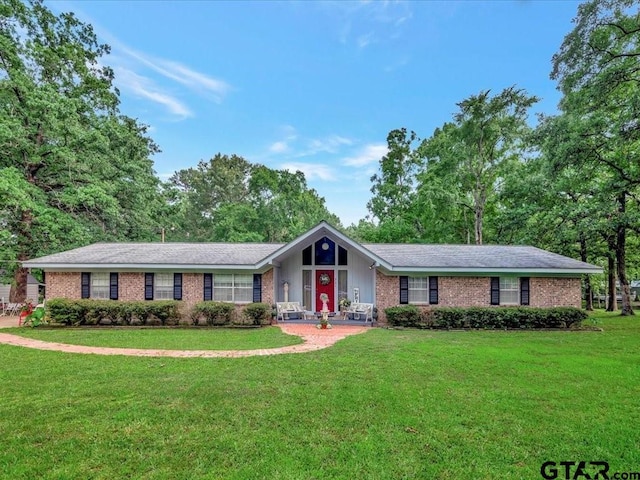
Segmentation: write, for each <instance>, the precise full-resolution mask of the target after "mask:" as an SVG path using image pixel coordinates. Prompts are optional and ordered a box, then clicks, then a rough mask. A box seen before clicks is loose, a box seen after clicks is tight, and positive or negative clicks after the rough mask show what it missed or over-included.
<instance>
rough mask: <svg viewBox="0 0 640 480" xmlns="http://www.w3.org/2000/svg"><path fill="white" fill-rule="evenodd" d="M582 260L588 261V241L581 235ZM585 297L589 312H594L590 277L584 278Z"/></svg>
mask: <svg viewBox="0 0 640 480" xmlns="http://www.w3.org/2000/svg"><path fill="white" fill-rule="evenodd" d="M580 260H582V261H583V262H586V261H587V241H586V240H585V239H584V236H583V235H580ZM584 296H585V301H586V305H585V307H586V309H587V311H589V312H591V311H593V292H592V291H591V278H590V277H589V275H585V276H584Z"/></svg>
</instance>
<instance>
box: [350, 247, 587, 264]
mask: <svg viewBox="0 0 640 480" xmlns="http://www.w3.org/2000/svg"><path fill="white" fill-rule="evenodd" d="M363 247H365V248H367V249H368V250H370V251H371V252H372V253H374V254H376V255H377V256H379V257H380V258H382V259H384V260H385V261H387V262H389V263H390V264H391V265H393V266H394V270H397V269H401V268H403V267H407V268H429V269H438V268H442V269H444V270H450V269H593V266H592V265H589V264H587V263H584V262H581V261H578V260H574V259H572V258H569V257H565V256H562V255H558V254H556V253H551V252H548V251H546V250H541V249H539V248H535V247H527V246H494V245H419V244H408V245H407V244H363Z"/></svg>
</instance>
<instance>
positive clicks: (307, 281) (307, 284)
mask: <svg viewBox="0 0 640 480" xmlns="http://www.w3.org/2000/svg"><path fill="white" fill-rule="evenodd" d="M311 277H312V276H311V270H302V304H303V305H304V309H305V310H311V306H312V304H311Z"/></svg>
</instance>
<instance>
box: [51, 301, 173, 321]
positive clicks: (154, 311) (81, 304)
mask: <svg viewBox="0 0 640 480" xmlns="http://www.w3.org/2000/svg"><path fill="white" fill-rule="evenodd" d="M47 310H48V314H49V318H50V319H51V320H52V321H53V322H56V323H62V324H64V325H177V324H178V323H179V322H180V310H179V303H178V302H176V301H173V300H167V301H157V302H111V301H104V300H66V299H61V298H58V299H54V300H50V301H48V302H47Z"/></svg>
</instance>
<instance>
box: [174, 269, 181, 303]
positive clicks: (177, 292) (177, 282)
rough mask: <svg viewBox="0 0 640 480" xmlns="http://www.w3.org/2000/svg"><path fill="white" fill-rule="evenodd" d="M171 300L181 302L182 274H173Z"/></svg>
mask: <svg viewBox="0 0 640 480" xmlns="http://www.w3.org/2000/svg"><path fill="white" fill-rule="evenodd" d="M173 299H174V300H182V274H181V273H174V274H173Z"/></svg>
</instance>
